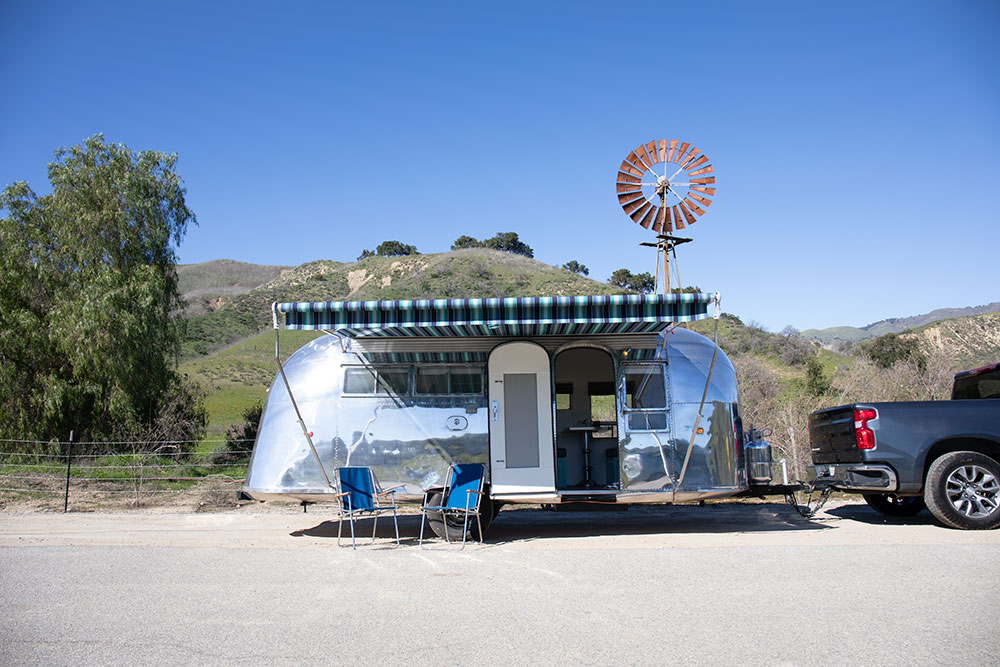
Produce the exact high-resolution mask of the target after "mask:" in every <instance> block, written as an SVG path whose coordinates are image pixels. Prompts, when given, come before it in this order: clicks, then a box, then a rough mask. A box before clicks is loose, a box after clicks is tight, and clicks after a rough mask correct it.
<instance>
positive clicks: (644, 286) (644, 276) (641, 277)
mask: <svg viewBox="0 0 1000 667" xmlns="http://www.w3.org/2000/svg"><path fill="white" fill-rule="evenodd" d="M608 284H610V285H614V286H615V287H621V288H623V289H627V290H631V291H633V292H640V293H642V294H648V293H650V292H652V291H653V290H654V289H656V281H655V280H654V279H653V276H652V275H651V274H650V273H648V272H645V271H644V272H642V273H635V274H633V273H632V272H631V271H629V270H628V269H617V270H616V271H615V272H614V273H612V274H611V277H610V278H608Z"/></svg>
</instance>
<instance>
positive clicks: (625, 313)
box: [273, 294, 719, 337]
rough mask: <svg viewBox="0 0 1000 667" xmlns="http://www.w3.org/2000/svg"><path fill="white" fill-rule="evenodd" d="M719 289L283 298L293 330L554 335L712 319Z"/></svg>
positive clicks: (277, 309) (644, 329) (280, 306)
mask: <svg viewBox="0 0 1000 667" xmlns="http://www.w3.org/2000/svg"><path fill="white" fill-rule="evenodd" d="M718 299H719V295H718V294H619V295H613V296H554V297H547V296H539V297H521V298H509V299H414V300H403V301H307V302H298V303H294V302H292V303H275V304H274V306H273V312H274V319H275V328H277V327H278V313H284V316H285V328H286V329H323V330H327V331H337V332H339V333H342V334H345V335H348V336H352V337H360V336H407V337H409V336H438V337H446V336H547V335H589V334H609V333H650V332H656V331H662V330H663V329H666V328H667V327H668V326H670V325H671V324H672V323H674V322H689V321H692V320H700V319H704V318H706V317H710V316H711V315H712V313H709V305H711V304H713V303H718Z"/></svg>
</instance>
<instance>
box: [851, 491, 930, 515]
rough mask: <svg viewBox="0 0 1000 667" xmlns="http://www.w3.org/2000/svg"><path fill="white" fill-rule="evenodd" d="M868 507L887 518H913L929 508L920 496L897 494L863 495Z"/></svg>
mask: <svg viewBox="0 0 1000 667" xmlns="http://www.w3.org/2000/svg"><path fill="white" fill-rule="evenodd" d="M862 497H863V498H864V499H865V502H866V503H868V506H869V507H871V508H872V509H874V510H877V511H879V512H881V513H882V514H885V515H886V516H913V515H915V514H919V513H920V512H922V511H923V510H924V508H925V507H927V505H926V503H924V499H923V498H921V497H920V496H897V495H896V494H895V493H865V494H862Z"/></svg>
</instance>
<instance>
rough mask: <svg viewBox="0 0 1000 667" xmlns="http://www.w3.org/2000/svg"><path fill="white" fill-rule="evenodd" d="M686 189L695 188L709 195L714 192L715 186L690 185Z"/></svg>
mask: <svg viewBox="0 0 1000 667" xmlns="http://www.w3.org/2000/svg"><path fill="white" fill-rule="evenodd" d="M688 189H689V190H696V191H698V192H704V193H705V194H706V195H709V196H711V195H714V194H715V188H706V187H702V186H700V185H692V186H691V187H690V188H688Z"/></svg>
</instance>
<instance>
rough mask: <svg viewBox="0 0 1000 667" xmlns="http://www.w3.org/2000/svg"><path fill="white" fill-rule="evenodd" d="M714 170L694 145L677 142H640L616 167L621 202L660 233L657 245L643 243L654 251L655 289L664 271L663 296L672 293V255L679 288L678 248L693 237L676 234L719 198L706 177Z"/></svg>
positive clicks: (645, 225)
mask: <svg viewBox="0 0 1000 667" xmlns="http://www.w3.org/2000/svg"><path fill="white" fill-rule="evenodd" d="M661 165H662V167H661ZM675 167H676V169H675ZM713 171H714V170H713V169H712V164H711V163H710V162H709V160H708V156H706V155H705V154H704V153H702V152H701V150H699V149H698V148H696V147H695V146H692V145H691V144H690V143H688V142H683V141H678V140H676V139H662V140H659V141H650V142H649V143H648V144H642V145H641V146H639V147H638V148H636V149H635V150H634V151H632V152H631V153H629V154H628V155H627V156H626V157H625V159H624V160H623V161H622V164H621V166H620V167H619V168H618V178H617V181H616V183H615V191H616V192H617V193H618V203H620V204H621V206H622V208H623V209H624V210H625V213H626V214H628V216H629V217H630V218H632V220H633V221H635V222H636V223H638V224H639V225H640V226H642V228H643V229H650V228H651V229H652V230H653V231H654V232H656V243H642V244H641V245H644V246H650V247H655V248H656V274H655V275H656V290H657V291H659V284H660V268H661V267H662V268H663V292H664V294H669V293H670V255H671V254H672V255H673V256H674V272H675V274H676V275H677V286H678V287H681V278H680V274H679V273H678V272H677V251H676V250H675V248H676V247H677V246H678V245H681V244H682V243H688V242H690V241H691V240H692V239H688V238H682V237H679V236H674V235H673V232H674V231H675V230H680V229H684V227H685V226H688V225H692V224H694V221H695V220H697V219H698V217H701V216H702V215H704V214H705V209H706V208H708V207H709V205H710V204H711V203H712V200H711V197H713V196H714V195H715V176H706V175H705V174H712V173H713ZM661 172H662V173H661ZM696 216H697V217H696Z"/></svg>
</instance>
